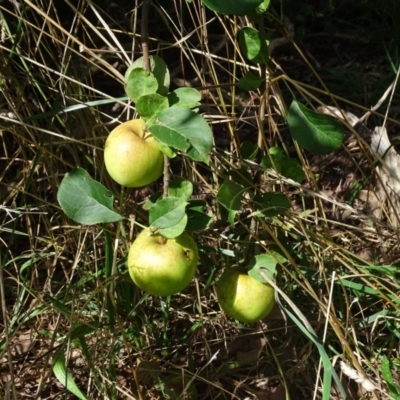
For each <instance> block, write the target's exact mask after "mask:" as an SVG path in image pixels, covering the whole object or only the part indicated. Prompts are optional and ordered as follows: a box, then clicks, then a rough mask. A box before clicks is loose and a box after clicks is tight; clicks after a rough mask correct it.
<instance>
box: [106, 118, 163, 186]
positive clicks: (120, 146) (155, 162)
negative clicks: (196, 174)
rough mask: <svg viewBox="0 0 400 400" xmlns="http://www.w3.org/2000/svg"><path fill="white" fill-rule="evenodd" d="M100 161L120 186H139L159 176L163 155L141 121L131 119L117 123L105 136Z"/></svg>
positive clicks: (161, 170) (147, 183) (161, 171)
mask: <svg viewBox="0 0 400 400" xmlns="http://www.w3.org/2000/svg"><path fill="white" fill-rule="evenodd" d="M104 163H105V165H106V169H107V171H108V173H109V174H110V176H111V177H112V178H113V179H114V180H115V181H116V182H118V183H119V184H120V185H123V186H126V187H141V186H145V185H149V184H150V183H152V182H154V181H155V180H157V179H158V178H159V177H160V176H161V175H162V173H163V165H164V156H163V153H162V152H161V150H160V148H159V147H158V144H157V142H156V140H155V139H154V137H153V136H151V135H150V134H149V133H147V132H146V127H145V124H144V121H143V120H142V119H134V120H131V121H127V122H124V123H122V124H121V125H119V126H117V127H116V128H115V129H114V130H112V131H111V133H110V134H109V135H108V138H107V140H106V144H105V148H104Z"/></svg>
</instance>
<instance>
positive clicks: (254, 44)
mask: <svg viewBox="0 0 400 400" xmlns="http://www.w3.org/2000/svg"><path fill="white" fill-rule="evenodd" d="M268 44H269V43H268V39H267V38H266V37H265V36H264V35H262V34H261V33H260V32H259V31H258V30H257V29H254V28H250V27H245V28H242V29H241V30H240V31H239V45H240V50H241V51H242V53H243V55H244V56H245V57H246V58H248V59H249V60H250V61H252V62H254V63H259V64H267V63H268V60H269V52H268Z"/></svg>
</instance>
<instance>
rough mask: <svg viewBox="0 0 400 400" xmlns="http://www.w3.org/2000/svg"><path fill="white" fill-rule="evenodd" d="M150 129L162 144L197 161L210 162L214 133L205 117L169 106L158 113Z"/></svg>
mask: <svg viewBox="0 0 400 400" xmlns="http://www.w3.org/2000/svg"><path fill="white" fill-rule="evenodd" d="M149 131H150V132H151V133H152V134H153V136H154V137H155V138H156V139H157V141H159V142H160V143H161V144H164V145H167V146H170V147H173V148H175V149H177V150H181V151H183V150H185V154H186V155H187V156H188V157H190V158H192V159H193V160H195V161H203V162H205V163H208V162H209V154H210V152H211V149H212V145H213V141H212V133H211V129H210V127H209V126H208V124H207V122H206V121H205V119H204V118H203V117H202V116H200V115H198V114H196V113H195V112H194V111H192V110H189V109H186V108H168V109H166V110H163V111H161V112H160V114H158V118H157V121H156V123H155V124H154V125H151V126H150V127H149Z"/></svg>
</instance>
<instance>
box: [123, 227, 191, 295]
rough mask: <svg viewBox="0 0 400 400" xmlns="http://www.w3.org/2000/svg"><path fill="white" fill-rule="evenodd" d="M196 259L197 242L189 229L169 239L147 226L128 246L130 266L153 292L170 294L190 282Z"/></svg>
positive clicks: (143, 286)
mask: <svg viewBox="0 0 400 400" xmlns="http://www.w3.org/2000/svg"><path fill="white" fill-rule="evenodd" d="M197 261H198V250H197V245H196V243H195V241H194V240H193V238H192V237H191V236H190V235H189V234H188V233H186V232H183V233H182V234H181V235H179V236H178V237H176V238H173V239H167V238H165V237H163V236H162V235H161V234H159V233H153V232H152V231H151V230H150V229H144V230H143V231H142V232H141V233H140V234H139V235H138V236H137V238H136V240H135V241H134V242H133V244H132V246H131V248H130V250H129V255H128V268H129V274H130V276H131V278H132V280H133V282H135V283H136V285H137V286H139V287H140V288H141V289H142V290H144V291H145V292H147V293H150V294H152V295H154V296H170V295H173V294H176V293H178V292H180V291H182V290H183V289H185V288H186V287H187V286H188V285H189V283H190V281H191V280H192V278H193V276H194V274H195V272H196V267H197Z"/></svg>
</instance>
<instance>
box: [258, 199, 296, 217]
mask: <svg viewBox="0 0 400 400" xmlns="http://www.w3.org/2000/svg"><path fill="white" fill-rule="evenodd" d="M253 202H254V204H255V207H256V209H257V211H258V213H259V216H262V217H269V218H271V217H275V216H276V215H279V214H282V213H284V212H285V211H287V210H288V209H289V208H290V207H291V203H290V201H289V200H288V198H287V197H286V196H285V195H284V194H283V193H263V194H258V195H256V196H254V198H253Z"/></svg>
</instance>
